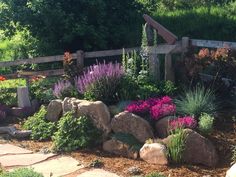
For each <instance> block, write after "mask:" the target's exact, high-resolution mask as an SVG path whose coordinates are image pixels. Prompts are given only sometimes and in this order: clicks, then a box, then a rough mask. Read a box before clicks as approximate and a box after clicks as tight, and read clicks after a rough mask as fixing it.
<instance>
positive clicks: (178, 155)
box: [167, 128, 187, 163]
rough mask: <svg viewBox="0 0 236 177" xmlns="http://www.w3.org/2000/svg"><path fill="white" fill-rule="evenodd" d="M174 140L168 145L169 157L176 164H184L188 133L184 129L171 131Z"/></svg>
mask: <svg viewBox="0 0 236 177" xmlns="http://www.w3.org/2000/svg"><path fill="white" fill-rule="evenodd" d="M170 134H172V135H173V136H172V138H171V140H170V143H169V144H167V150H168V157H169V159H170V160H171V161H172V162H174V163H180V162H182V155H183V151H184V148H185V141H186V137H187V135H186V133H185V131H184V129H183V128H178V129H175V130H174V131H171V132H170Z"/></svg>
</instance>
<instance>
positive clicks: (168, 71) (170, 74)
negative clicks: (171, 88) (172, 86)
mask: <svg viewBox="0 0 236 177" xmlns="http://www.w3.org/2000/svg"><path fill="white" fill-rule="evenodd" d="M165 80H169V81H172V82H173V83H174V82H175V75H174V68H173V66H172V57H171V53H167V54H166V55H165Z"/></svg>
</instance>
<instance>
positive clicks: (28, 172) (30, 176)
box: [0, 168, 43, 177]
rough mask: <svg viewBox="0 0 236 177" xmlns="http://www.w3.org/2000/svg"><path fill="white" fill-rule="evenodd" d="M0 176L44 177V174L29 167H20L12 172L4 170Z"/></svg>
mask: <svg viewBox="0 0 236 177" xmlns="http://www.w3.org/2000/svg"><path fill="white" fill-rule="evenodd" d="M0 177H43V175H42V174H40V173H37V172H35V171H33V170H32V169H29V168H19V169H16V170H14V171H12V172H3V173H2V174H0Z"/></svg>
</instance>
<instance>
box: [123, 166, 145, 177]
mask: <svg viewBox="0 0 236 177" xmlns="http://www.w3.org/2000/svg"><path fill="white" fill-rule="evenodd" d="M127 173H128V174H130V175H140V174H141V173H142V170H141V169H140V168H139V167H136V166H133V167H130V168H128V169H127Z"/></svg>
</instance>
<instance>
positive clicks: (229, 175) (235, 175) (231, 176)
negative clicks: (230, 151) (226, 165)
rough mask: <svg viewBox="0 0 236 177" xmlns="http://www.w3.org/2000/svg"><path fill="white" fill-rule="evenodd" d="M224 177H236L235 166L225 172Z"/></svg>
mask: <svg viewBox="0 0 236 177" xmlns="http://www.w3.org/2000/svg"><path fill="white" fill-rule="evenodd" d="M226 177H236V164H234V165H233V166H232V167H231V168H230V169H229V170H228V171H227V172H226Z"/></svg>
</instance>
